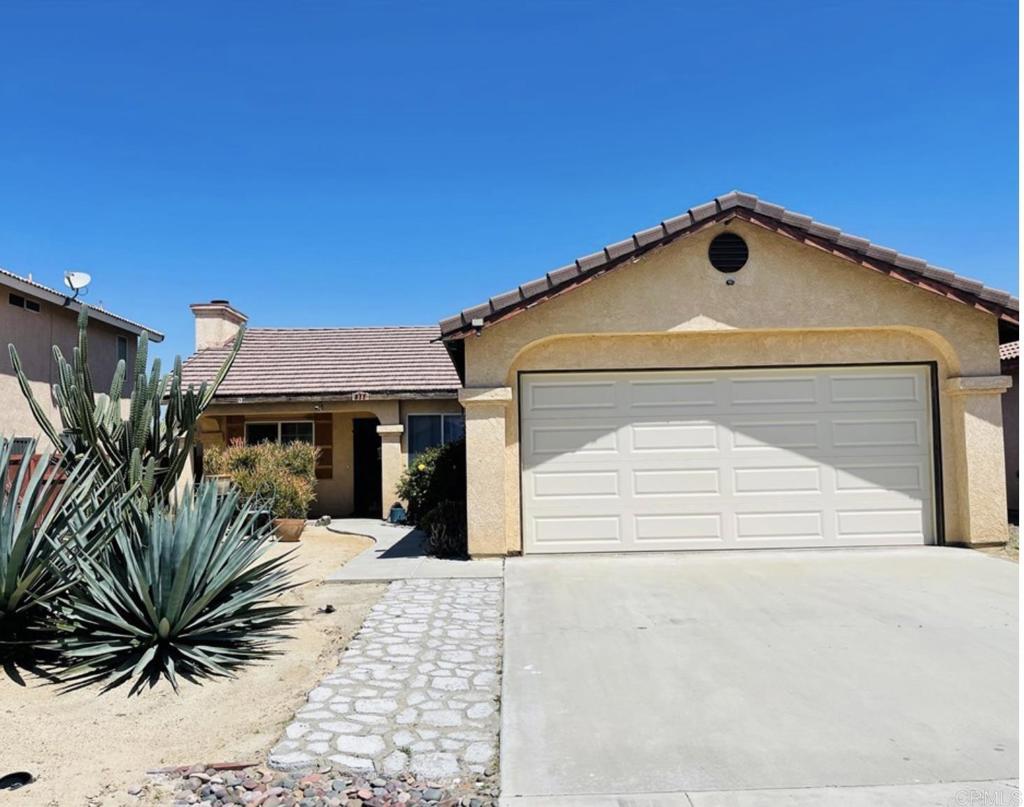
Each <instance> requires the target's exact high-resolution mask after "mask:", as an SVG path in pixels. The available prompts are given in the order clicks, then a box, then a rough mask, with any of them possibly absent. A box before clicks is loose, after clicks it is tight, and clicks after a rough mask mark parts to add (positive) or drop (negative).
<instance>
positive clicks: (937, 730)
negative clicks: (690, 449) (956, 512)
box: [501, 547, 1019, 807]
mask: <svg viewBox="0 0 1024 807" xmlns="http://www.w3.org/2000/svg"><path fill="white" fill-rule="evenodd" d="M505 597H506V610H505V665H504V684H503V693H502V734H501V774H502V796H503V802H504V803H508V804H516V803H519V802H520V801H522V802H524V803H526V802H529V803H536V804H551V805H555V804H581V805H582V804H587V805H599V804H604V803H608V804H666V805H667V804H681V805H691V804H692V805H696V807H703V805H725V804H737V805H738V804H744V805H746V804H751V805H769V804H776V803H778V804H808V805H810V804H815V805H820V804H829V805H831V804H840V803H842V804H860V803H863V804H872V805H878V804H889V803H891V804H899V805H901V807H902V806H903V805H911V804H955V803H965V804H967V803H970V804H973V803H975V802H970V801H962V802H956V801H952V800H951V799H956V798H961V796H960V795H959V794H960V793H961V791H963V790H965V789H966V790H969V789H972V788H974V789H979V792H983V793H984V794H996V796H995V797H999V796H998V793H1000V792H1002V791H1004V790H1005V791H1006V792H1007V793H1015V792H1016V791H1015V790H1014V788H1013V782H1012V781H1009V783H1008V780H1015V779H1016V777H1017V752H1018V744H1017V743H1018V741H1017V730H1018V726H1017V668H1018V659H1017V566H1016V565H1015V564H1012V563H1010V562H1008V561H1004V560H999V559H995V558H990V557H986V556H984V555H981V554H978V553H975V552H971V551H969V550H962V549H951V548H939V547H922V548H914V549H897V550H836V551H830V550H823V551H803V552H737V553H706V554H676V555H644V556H621V555H620V556H589V557H588V556H561V557H529V558H519V559H513V560H510V561H508V562H507V564H506V593H505ZM949 783H953V784H949ZM892 786H897V787H895V788H893V787H892ZM811 788H828V790H822V791H815V790H809V789H811ZM836 788H838V789H836ZM890 791H891V794H890V795H891V801H890V800H887V798H889V797H888V796H886V794H887V793H890ZM641 794H650V797H649V798H644V799H640V800H636V799H621V798H609V799H607V800H602V799H599V798H598V796H638V795H641ZM655 794H659V795H657V796H655ZM573 796H575V797H579V798H571V797H573ZM521 797H533V798H526V799H523V798H521ZM1012 797H1013V796H1010V798H1012ZM977 803H1002V802H998V801H991V802H977ZM1006 803H1007V804H1009V803H1019V802H1010V801H1007V802H1006Z"/></svg>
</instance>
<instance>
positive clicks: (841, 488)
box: [835, 457, 929, 495]
mask: <svg viewBox="0 0 1024 807" xmlns="http://www.w3.org/2000/svg"><path fill="white" fill-rule="evenodd" d="M835 478H836V482H835V487H836V492H837V493H841V494H842V493H859V492H869V493H876V492H883V491H908V492H914V493H920V494H922V495H923V494H924V493H925V491H926V489H927V486H928V480H929V473H928V465H927V459H926V458H923V457H922V458H921V459H919V460H917V461H914V462H892V461H888V462H886V461H885V460H883V459H878V460H875V461H873V462H872V461H863V460H861V461H846V462H837V463H836V466H835Z"/></svg>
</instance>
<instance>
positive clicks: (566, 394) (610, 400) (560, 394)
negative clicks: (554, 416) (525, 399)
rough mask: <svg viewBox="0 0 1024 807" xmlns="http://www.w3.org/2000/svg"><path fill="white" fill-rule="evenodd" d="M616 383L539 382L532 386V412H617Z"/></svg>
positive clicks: (530, 398) (530, 402)
mask: <svg viewBox="0 0 1024 807" xmlns="http://www.w3.org/2000/svg"><path fill="white" fill-rule="evenodd" d="M616 389H617V386H616V383H615V382H614V381H599V382H592V383H586V382H584V383H580V382H578V381H577V382H571V381H570V382H568V383H560V382H557V381H553V382H543V381H542V382H537V383H535V384H531V385H530V395H529V406H530V410H531V411H532V412H536V413H538V414H543V413H545V412H559V413H563V412H567V411H569V412H574V413H576V412H593V411H594V410H601V409H615V408H616V405H617V401H616Z"/></svg>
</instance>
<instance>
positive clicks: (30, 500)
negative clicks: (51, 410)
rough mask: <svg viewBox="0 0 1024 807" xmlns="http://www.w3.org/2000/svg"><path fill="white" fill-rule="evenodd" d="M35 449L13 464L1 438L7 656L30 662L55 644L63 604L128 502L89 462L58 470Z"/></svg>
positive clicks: (2, 620)
mask: <svg viewBox="0 0 1024 807" xmlns="http://www.w3.org/2000/svg"><path fill="white" fill-rule="evenodd" d="M35 446H36V443H35V441H29V443H28V444H27V446H26V447H24V448H23V454H22V458H21V459H20V460H19V461H14V460H13V455H14V441H13V440H8V439H6V438H2V437H0V469H3V471H4V474H3V476H2V478H0V483H2V484H0V656H2V657H3V658H4V659H5V660H6V659H10V658H12V657H19V658H24V656H25V655H26V654H27V653H30V652H31V651H32V650H33V649H38V645H40V644H44V643H46V640H47V639H48V638H49V635H50V632H49V627H50V626H49V625H48V623H49V622H50V621H51V620H52V619H53V618H54V614H55V608H56V605H57V604H58V602H59V600H60V598H61V597H62V596H64V595H66V594H67V593H68V592H69V591H70V590H71V589H72V588H73V587H74V586H75V585H76V584H77V583H78V581H79V576H80V572H81V569H82V566H83V564H86V563H89V562H93V561H95V560H96V559H97V558H98V557H99V555H100V554H101V553H102V552H103V550H104V548H105V547H106V545H107V543H108V542H109V541H110V539H111V538H112V536H113V534H114V531H115V530H116V528H117V521H116V519H115V518H113V514H116V513H117V512H118V511H119V510H120V508H121V507H122V506H123V504H124V502H125V499H126V498H127V496H128V495H129V494H127V493H122V492H121V491H120V489H119V488H118V487H117V486H116V485H114V484H113V483H112V481H110V480H108V481H107V482H103V481H102V479H101V477H100V467H99V463H98V462H97V461H96V460H95V458H92V457H89V456H85V457H82V458H79V460H78V461H76V462H75V463H71V464H67V465H65V466H63V467H61V466H58V465H57V464H56V463H55V462H53V461H52V457H51V455H49V454H43V455H40V456H34V454H35Z"/></svg>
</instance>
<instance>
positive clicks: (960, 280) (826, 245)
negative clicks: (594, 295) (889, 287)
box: [440, 191, 1020, 339]
mask: <svg viewBox="0 0 1024 807" xmlns="http://www.w3.org/2000/svg"><path fill="white" fill-rule="evenodd" d="M733 218H741V219H743V220H745V221H748V222H750V223H752V224H756V225H760V226H762V227H765V228H767V229H770V230H773V231H775V232H778V233H780V234H781V235H784V236H786V237H789V238H792V239H795V240H797V241H801V242H803V243H807V244H810V245H812V246H816V247H818V248H821V249H824V250H825V251H827V252H829V253H831V254H833V255H836V256H838V257H841V258H845V259H847V260H851V261H853V262H855V263H858V264H860V265H862V266H865V267H867V268H869V269H872V270H874V271H878V272H884V273H885V274H888V275H891V276H892V277H896V278H898V279H900V280H905V281H907V282H911V283H914V284H915V285H918V286H920V287H921V288H924V289H927V290H928V291H932V292H935V293H938V294H942V295H944V296H946V297H949V298H951V299H954V300H957V301H959V302H963V303H967V304H969V305H973V306H975V307H978V308H982V309H984V310H986V311H990V312H992V313H993V314H995V315H996V316H999V317H1001V318H1003V319H1006V320H1008V321H1010V322H1014V323H1016V322H1017V321H1018V320H1019V311H1020V301H1019V300H1018V299H1017V298H1016V297H1013V296H1011V295H1010V294H1009V293H1008V292H1005V291H1000V290H999V289H993V288H989V287H988V286H985V285H984V284H983V283H980V282H979V281H977V280H971V279H970V278H967V277H963V276H962V275H958V274H955V273H954V272H951V271H950V270H948V269H942V268H940V267H938V266H932V265H931V264H929V263H927V262H925V261H923V260H921V259H920V258H913V257H910V256H908V255H902V254H900V253H898V252H897V251H896V250H894V249H889V248H887V247H881V246H878V245H876V244H872V243H871V242H870V241H868V240H867V239H866V238H860V237H858V236H854V235H849V234H847V233H844V232H842V231H841V230H840V229H839V228H838V227H832V226H830V225H827V224H821V223H820V222H817V221H814V219H812V218H811V217H810V216H805V215H803V214H801V213H794V212H793V211H790V210H786V209H785V208H784V207H782V206H780V205H776V204H772V203H770V202H765V201H763V200H761V199H758V198H757V197H756V196H754V195H752V194H749V193H743V192H741V191H732V192H730V193H727V194H725V195H723V196H718V197H716V198H714V199H712V200H711V201H710V202H706V203H705V204H702V205H698V206H696V207H691V208H690V209H689V210H688V211H687V212H685V213H683V214H682V215H680V216H676V217H674V218H671V219H666V220H665V221H663V222H661V223H660V224H656V225H655V226H654V227H650V228H648V229H646V230H641V231H640V232H637V233H633V235H632V236H630V237H629V238H626V239H624V240H622V241H618V242H616V243H614V244H609V245H608V246H606V247H605V248H604V249H602V250H600V251H598V252H594V253H592V254H590V255H585V256H583V257H582V258H577V259H576V260H575V261H574V262H572V263H570V264H568V265H566V266H563V267H561V268H560V269H555V270H553V271H551V272H548V273H547V274H546V275H544V276H543V277H539V278H536V279H534V280H531V281H528V282H526V283H523V284H522V285H520V286H517V287H516V288H514V289H510V290H509V291H506V292H502V293H501V294H498V295H495V296H494V297H491V298H490V299H489V300H487V301H486V302H483V303H480V304H479V305H475V306H472V307H470V308H465V309H463V310H462V311H460V312H459V313H458V314H456V315H455V316H452V317H448V318H447V319H443V320H441V323H440V325H441V333H442V334H443V335H444V338H445V339H458V338H462V337H464V336H466V335H467V334H469V333H472V332H473V330H474V328H473V325H472V323H473V320H475V319H479V320H483V324H484V327H486V326H487V325H491V324H493V323H494V322H497V321H499V320H502V319H505V318H507V317H508V316H512V315H514V314H516V313H518V312H520V311H524V310H526V309H528V308H530V307H532V306H534V305H537V304H539V303H542V302H544V301H545V300H547V299H550V298H551V297H555V296H558V295H560V294H562V293H564V292H566V291H569V290H571V289H573V288H576V287H577V286H579V285H580V284H582V283H584V282H586V281H588V280H590V279H591V278H593V277H595V276H597V275H600V274H603V273H604V272H607V271H610V270H612V269H614V268H616V267H618V266H620V265H622V264H625V263H628V261H629V260H630V259H631V258H634V257H636V256H639V255H642V254H643V253H645V252H647V251H648V250H650V249H654V248H655V247H658V246H663V245H664V244H668V243H670V242H672V241H674V240H675V239H676V238H679V237H683V236H686V235H689V234H691V233H695V232H699V231H700V230H703V229H705V228H706V227H708V226H710V225H712V224H715V223H717V222H720V221H727V220H730V219H733Z"/></svg>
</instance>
